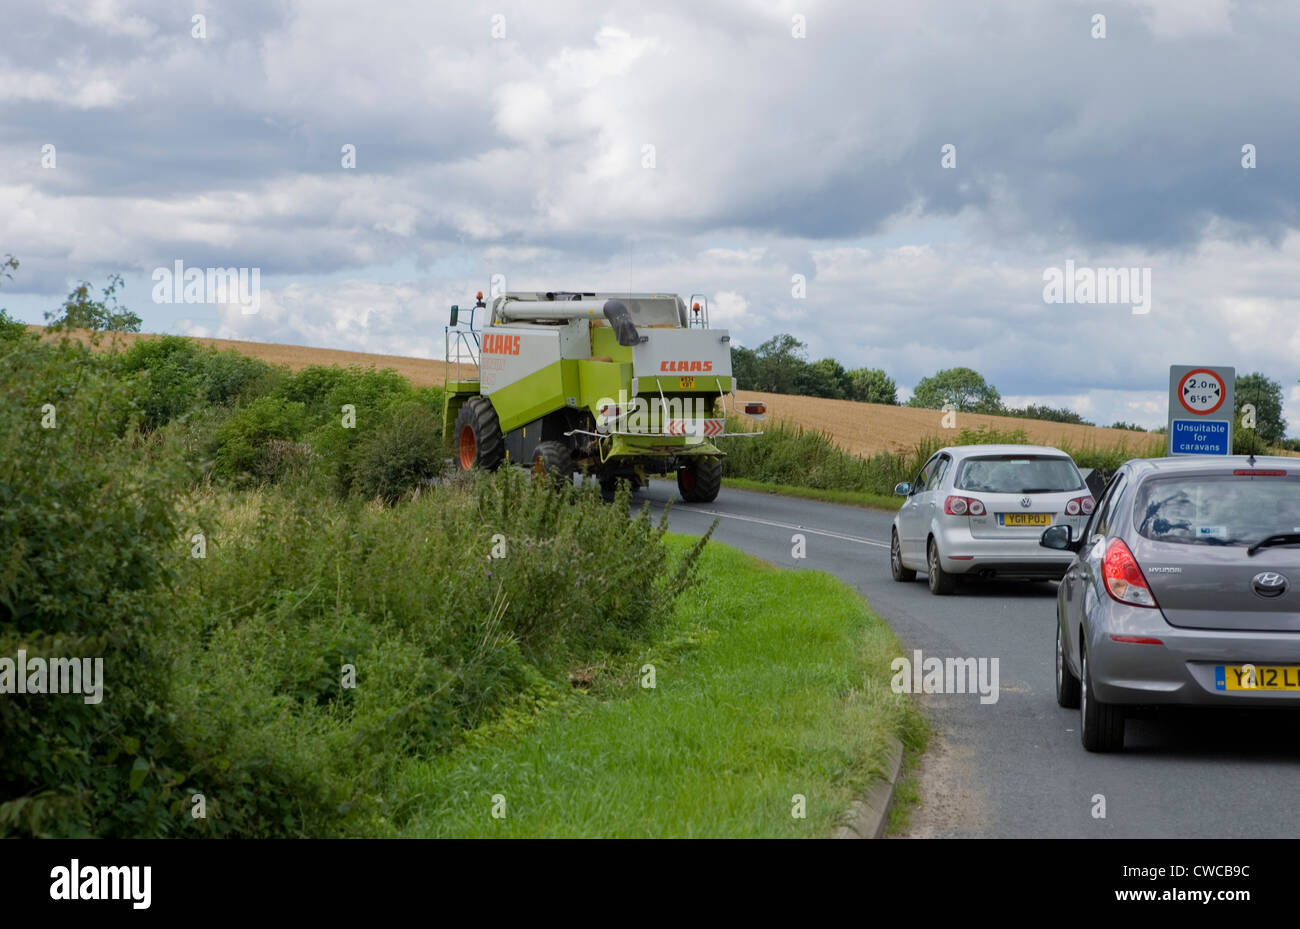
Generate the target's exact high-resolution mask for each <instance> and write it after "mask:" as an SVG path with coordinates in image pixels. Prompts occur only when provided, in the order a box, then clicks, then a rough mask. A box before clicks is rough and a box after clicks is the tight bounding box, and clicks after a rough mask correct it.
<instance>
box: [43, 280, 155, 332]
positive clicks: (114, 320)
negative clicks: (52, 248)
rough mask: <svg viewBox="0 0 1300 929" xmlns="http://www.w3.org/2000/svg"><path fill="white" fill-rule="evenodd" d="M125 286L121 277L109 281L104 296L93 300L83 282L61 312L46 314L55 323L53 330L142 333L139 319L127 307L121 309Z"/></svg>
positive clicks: (52, 325) (64, 302)
mask: <svg viewBox="0 0 1300 929" xmlns="http://www.w3.org/2000/svg"><path fill="white" fill-rule="evenodd" d="M121 286H122V275H120V274H114V275H112V276H111V277H110V278H109V279H108V286H107V287H105V288H104V290H103V291H102V293H103V296H102V297H100V298H99V299H98V300H94V299H92V298H91V296H90V283H89V282H88V281H82V282H81V283H80V284H78V285H77V287H76V288H75V289H74V290H73V291H72V293H70V294H68V298H67V299H66V300H64V301H63V306H62V307H60V308H59V309H60V311H61V312H60V313H46V314H45V318H46V319H47V320H52V322H51V323H50V328H52V329H93V330H102V331H115V332H139V331H140V322H141V320H140V317H139V316H137V315H136V314H135V313H132V312H131V311H130V310H128V309H127V308H126V307H122V306H118V303H117V291H118V289H119V288H120V287H121Z"/></svg>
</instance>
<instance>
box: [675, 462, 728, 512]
mask: <svg viewBox="0 0 1300 929" xmlns="http://www.w3.org/2000/svg"><path fill="white" fill-rule="evenodd" d="M721 489H722V461H721V460H720V459H718V458H688V459H686V460H685V461H683V462H682V463H681V464H680V465H678V466H677V490H678V492H679V493H680V494H681V495H682V499H683V500H685V501H686V502H687V503H712V502H713V501H714V500H716V499H717V498H718V491H719V490H721Z"/></svg>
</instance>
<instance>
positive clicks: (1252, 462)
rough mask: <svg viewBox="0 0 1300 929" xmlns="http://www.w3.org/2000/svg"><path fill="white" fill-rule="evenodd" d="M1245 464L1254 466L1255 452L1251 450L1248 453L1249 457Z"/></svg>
mask: <svg viewBox="0 0 1300 929" xmlns="http://www.w3.org/2000/svg"><path fill="white" fill-rule="evenodd" d="M1246 464H1248V465H1250V466H1251V467H1252V468H1253V467H1255V453H1254V452H1251V453H1250V458H1249V459H1248V460H1247V461H1246Z"/></svg>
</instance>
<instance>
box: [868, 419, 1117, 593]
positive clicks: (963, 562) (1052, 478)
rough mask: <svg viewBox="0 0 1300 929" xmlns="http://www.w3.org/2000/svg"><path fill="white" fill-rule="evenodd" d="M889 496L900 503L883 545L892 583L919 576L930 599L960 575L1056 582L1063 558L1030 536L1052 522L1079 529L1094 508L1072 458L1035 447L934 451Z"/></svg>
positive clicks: (949, 587) (959, 447)
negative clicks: (921, 574)
mask: <svg viewBox="0 0 1300 929" xmlns="http://www.w3.org/2000/svg"><path fill="white" fill-rule="evenodd" d="M894 493H896V494H901V495H902V496H905V497H906V498H907V499H906V500H904V501H903V505H902V506H901V507H899V509H898V515H897V516H895V517H894V526H893V532H892V533H891V537H890V558H889V563H890V570H891V572H892V573H893V576H894V580H896V581H912V580H915V579H916V572H917V571H918V570H920V571H924V572H925V573H926V576H927V579H928V580H929V583H930V591H931V592H932V593H936V594H948V593H951V592H952V591H953V589H954V586H955V584H956V579H957V578H958V577H959V576H963V575H964V576H968V577H993V576H995V575H996V576H999V577H1028V578H1040V579H1052V580H1054V579H1056V578H1059V577H1060V576H1061V575H1062V574H1064V573H1065V570H1066V568H1068V567H1069V565H1070V560H1071V555H1070V553H1068V552H1059V551H1047V550H1044V549H1043V548H1042V547H1041V546H1040V545H1039V544H1038V539H1039V536H1040V535H1042V532H1043V530H1044V529H1045V528H1047V527H1048V526H1051V525H1053V524H1057V523H1059V524H1062V525H1067V526H1073V527H1074V528H1075V529H1082V528H1083V524H1084V522H1085V521H1086V520H1087V519H1088V516H1089V515H1090V514H1091V513H1092V507H1093V498H1092V493H1091V492H1090V491H1089V490H1088V488H1087V485H1085V484H1084V482H1083V478H1082V477H1080V476H1079V469H1078V468H1076V467H1075V466H1074V461H1073V459H1071V458H1070V456H1069V455H1067V454H1065V452H1063V451H1061V450H1060V449H1056V448H1049V447H1047V446H1044V445H957V446H951V447H948V448H941V449H939V450H938V451H937V452H935V453H934V455H933V456H932V457H931V458H930V460H929V461H927V462H926V463H925V467H923V468H922V469H921V473H920V474H918V475H917V477H916V480H914V481H907V482H904V483H902V484H899V485H898V486H897V487H895V488H894Z"/></svg>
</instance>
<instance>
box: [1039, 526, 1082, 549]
mask: <svg viewBox="0 0 1300 929" xmlns="http://www.w3.org/2000/svg"><path fill="white" fill-rule="evenodd" d="M1073 536H1074V533H1073V532H1072V531H1071V529H1070V527H1069V526H1060V525H1058V526H1048V527H1047V528H1046V529H1044V530H1043V534H1042V536H1041V537H1040V538H1039V540H1038V544H1039V545H1041V546H1042V547H1043V548H1053V549H1056V550H1057V551H1058V552H1072V551H1074V550H1075V544H1074V538H1073Z"/></svg>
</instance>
